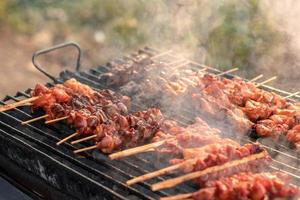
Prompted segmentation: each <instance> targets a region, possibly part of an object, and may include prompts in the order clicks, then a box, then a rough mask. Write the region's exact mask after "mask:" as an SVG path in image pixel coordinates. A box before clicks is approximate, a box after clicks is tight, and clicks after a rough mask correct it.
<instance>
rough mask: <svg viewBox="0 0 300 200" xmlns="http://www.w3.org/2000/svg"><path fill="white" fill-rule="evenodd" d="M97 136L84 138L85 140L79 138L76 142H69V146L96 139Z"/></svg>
mask: <svg viewBox="0 0 300 200" xmlns="http://www.w3.org/2000/svg"><path fill="white" fill-rule="evenodd" d="M96 137H97V135H90V136H88V137H85V138H81V139H78V140H74V141H72V142H71V144H77V143H79V142H83V141H86V140H90V139H93V138H96Z"/></svg>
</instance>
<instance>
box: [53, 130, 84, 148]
mask: <svg viewBox="0 0 300 200" xmlns="http://www.w3.org/2000/svg"><path fill="white" fill-rule="evenodd" d="M77 135H79V133H77V132H75V133H73V134H72V135H69V136H67V137H65V138H64V139H62V140H60V141H59V142H57V143H56V145H60V144H62V143H64V142H66V141H68V140H70V139H71V138H73V137H75V136H77Z"/></svg>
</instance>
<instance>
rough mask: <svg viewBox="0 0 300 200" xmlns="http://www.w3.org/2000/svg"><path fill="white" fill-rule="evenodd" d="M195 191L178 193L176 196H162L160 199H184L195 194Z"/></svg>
mask: <svg viewBox="0 0 300 200" xmlns="http://www.w3.org/2000/svg"><path fill="white" fill-rule="evenodd" d="M193 194H194V193H188V194H178V195H175V196H170V197H162V198H160V200H183V199H185V200H186V199H187V198H190V197H192V196H193Z"/></svg>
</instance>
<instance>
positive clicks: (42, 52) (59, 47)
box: [32, 42, 82, 82]
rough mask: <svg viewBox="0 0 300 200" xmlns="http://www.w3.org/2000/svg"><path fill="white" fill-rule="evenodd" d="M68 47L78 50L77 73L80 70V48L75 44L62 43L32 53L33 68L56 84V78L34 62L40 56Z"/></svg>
mask: <svg viewBox="0 0 300 200" xmlns="http://www.w3.org/2000/svg"><path fill="white" fill-rule="evenodd" d="M68 46H72V47H74V48H76V49H77V50H78V56H77V61H76V66H75V67H76V68H75V69H76V71H79V69H80V60H81V55H82V52H81V48H80V46H79V45H78V44H77V43H75V42H66V43H62V44H59V45H55V46H53V47H50V48H47V49H42V50H40V51H37V52H35V53H33V55H32V63H33V65H34V66H35V68H37V70H39V71H40V72H42V73H43V74H44V75H46V76H47V77H48V78H50V79H51V80H53V81H54V82H57V80H56V78H55V77H54V76H52V75H51V74H49V73H48V72H47V71H46V70H45V69H44V68H42V67H41V65H39V64H37V62H36V58H37V57H38V56H40V55H42V54H47V53H49V52H51V51H54V50H57V49H61V48H65V47H68Z"/></svg>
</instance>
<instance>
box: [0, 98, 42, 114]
mask: <svg viewBox="0 0 300 200" xmlns="http://www.w3.org/2000/svg"><path fill="white" fill-rule="evenodd" d="M38 98H39V97H31V98H28V99H24V100H22V101H18V102H15V103H11V104H7V105H4V106H1V107H0V112H4V111H7V110H10V109H13V108H16V107H18V106H23V105H26V104H27V103H30V102H32V101H34V100H36V99H38Z"/></svg>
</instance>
